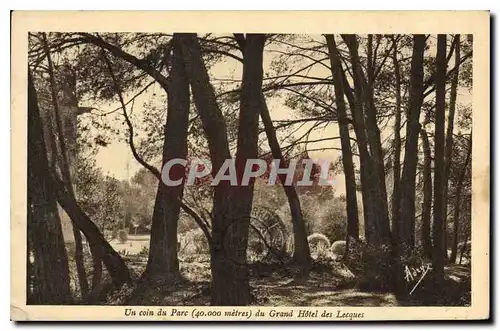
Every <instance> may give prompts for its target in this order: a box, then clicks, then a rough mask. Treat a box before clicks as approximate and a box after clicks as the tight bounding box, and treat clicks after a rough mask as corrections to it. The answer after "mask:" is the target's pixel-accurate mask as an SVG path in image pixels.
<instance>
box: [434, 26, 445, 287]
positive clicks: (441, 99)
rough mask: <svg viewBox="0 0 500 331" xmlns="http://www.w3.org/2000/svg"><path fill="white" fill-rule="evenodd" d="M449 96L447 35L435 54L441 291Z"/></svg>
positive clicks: (437, 234)
mask: <svg viewBox="0 0 500 331" xmlns="http://www.w3.org/2000/svg"><path fill="white" fill-rule="evenodd" d="M445 97H446V35H444V34H439V35H438V41H437V55H436V118H435V134H434V136H435V152H434V158H435V163H434V168H435V170H434V223H433V225H432V234H433V241H434V250H433V275H434V284H435V286H436V289H440V288H441V285H442V282H443V280H444V263H445V254H446V252H445V248H444V226H445V222H444V215H443V213H444V204H445V203H446V201H444V187H445V185H446V178H445V177H444V170H445V167H444V142H445V141H444V139H445V135H444V117H445V103H446V102H445V101H446V100H445Z"/></svg>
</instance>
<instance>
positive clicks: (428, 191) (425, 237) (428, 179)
mask: <svg viewBox="0 0 500 331" xmlns="http://www.w3.org/2000/svg"><path fill="white" fill-rule="evenodd" d="M420 136H421V138H422V145H423V150H424V173H423V181H424V188H423V194H424V197H423V202H422V235H421V242H422V246H423V249H424V254H425V256H426V257H427V258H429V259H432V241H431V210H432V155H431V147H430V144H429V137H428V136H427V132H426V131H425V128H422V129H421V130H420Z"/></svg>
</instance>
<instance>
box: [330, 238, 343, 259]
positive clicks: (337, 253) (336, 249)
mask: <svg viewBox="0 0 500 331" xmlns="http://www.w3.org/2000/svg"><path fill="white" fill-rule="evenodd" d="M345 249H346V241H345V240H338V241H336V242H334V243H333V244H332V246H331V247H330V250H331V252H332V255H333V259H334V260H335V261H339V260H341V259H342V258H343V256H344V254H345Z"/></svg>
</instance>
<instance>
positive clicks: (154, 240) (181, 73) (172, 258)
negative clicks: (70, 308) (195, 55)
mask: <svg viewBox="0 0 500 331" xmlns="http://www.w3.org/2000/svg"><path fill="white" fill-rule="evenodd" d="M169 79H170V84H169V88H168V89H167V90H166V92H167V96H168V108H167V123H166V125H165V136H164V144H163V160H162V165H164V164H165V163H167V162H168V161H170V160H172V159H176V158H180V159H186V157H187V134H188V122H189V104H190V100H189V81H188V77H187V73H186V69H185V65H184V61H183V58H182V49H181V44H180V38H179V35H178V34H174V37H173V56H172V69H171V72H170V78H169ZM184 177H185V168H184V167H183V166H181V165H176V166H173V167H172V170H171V171H170V178H171V179H172V180H177V179H184ZM183 190H184V180H183V181H182V183H181V184H180V185H178V186H166V185H165V183H163V182H162V181H161V180H160V181H159V183H158V191H157V194H156V200H155V206H154V210H153V218H152V226H151V243H150V249H149V259H148V264H147V267H146V275H148V276H166V275H174V276H178V274H179V261H178V258H177V224H178V221H179V213H180V208H181V201H182V195H183Z"/></svg>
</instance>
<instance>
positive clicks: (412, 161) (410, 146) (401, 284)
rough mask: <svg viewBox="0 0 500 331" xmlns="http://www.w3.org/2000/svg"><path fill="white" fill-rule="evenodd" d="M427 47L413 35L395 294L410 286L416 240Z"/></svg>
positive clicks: (397, 223) (397, 222) (396, 240)
mask: <svg viewBox="0 0 500 331" xmlns="http://www.w3.org/2000/svg"><path fill="white" fill-rule="evenodd" d="M424 50H425V36H424V35H414V36H413V52H412V59H411V69H410V87H409V90H410V99H409V101H408V115H407V119H408V120H407V125H406V143H405V153H404V163H403V174H402V177H401V181H400V183H401V186H400V189H401V192H400V194H401V195H400V197H401V201H400V203H399V208H400V209H399V212H398V214H397V216H398V217H397V218H396V219H395V220H393V221H394V222H395V223H394V229H395V230H396V231H395V238H394V244H395V245H394V249H395V252H394V253H395V256H396V259H397V260H396V263H395V265H394V268H395V276H396V294H397V295H398V297H403V298H404V297H406V295H407V294H408V292H409V291H408V289H407V288H406V286H407V283H405V281H404V269H403V268H404V267H403V266H404V265H405V264H406V260H407V259H408V258H409V257H410V255H411V252H412V250H413V248H414V244H415V229H414V224H415V180H416V174H417V162H418V159H417V158H418V150H417V148H418V135H419V133H420V122H419V117H420V109H421V106H422V93H423V77H424V69H423V60H424Z"/></svg>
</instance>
